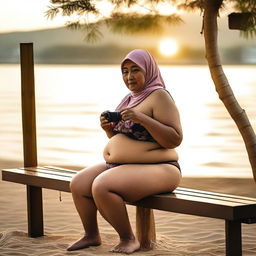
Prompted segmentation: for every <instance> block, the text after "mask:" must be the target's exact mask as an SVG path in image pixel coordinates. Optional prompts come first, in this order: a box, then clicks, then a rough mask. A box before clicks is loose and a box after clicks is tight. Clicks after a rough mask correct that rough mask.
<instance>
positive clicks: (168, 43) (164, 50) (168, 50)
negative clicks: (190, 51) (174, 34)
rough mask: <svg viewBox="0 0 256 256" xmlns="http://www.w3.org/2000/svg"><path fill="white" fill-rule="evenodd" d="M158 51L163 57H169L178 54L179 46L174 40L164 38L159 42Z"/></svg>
mask: <svg viewBox="0 0 256 256" xmlns="http://www.w3.org/2000/svg"><path fill="white" fill-rule="evenodd" d="M158 48H159V51H160V53H161V54H162V55H164V56H171V55H174V54H176V53H177V52H178V50H179V46H178V43H177V41H176V40H174V39H172V38H165V39H163V40H161V41H160V42H159V46H158Z"/></svg>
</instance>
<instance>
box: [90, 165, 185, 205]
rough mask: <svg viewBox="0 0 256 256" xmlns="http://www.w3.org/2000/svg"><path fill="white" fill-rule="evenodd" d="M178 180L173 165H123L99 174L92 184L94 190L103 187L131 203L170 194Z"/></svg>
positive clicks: (179, 177) (177, 171) (175, 168)
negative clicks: (165, 193)
mask: <svg viewBox="0 0 256 256" xmlns="http://www.w3.org/2000/svg"><path fill="white" fill-rule="evenodd" d="M180 179H181V174H180V171H179V170H178V168H177V167H175V166H173V165H169V164H125V165H120V166H117V167H114V168H112V169H109V170H107V171H105V172H103V173H101V174H100V175H99V176H98V177H97V178H96V179H95V181H94V184H95V185H96V186H95V187H96V188H97V187H98V188H100V186H103V187H104V188H106V189H108V190H109V191H112V192H115V193H117V194H119V195H120V196H122V197H123V199H124V200H127V201H130V202H133V201H137V200H139V199H141V198H143V197H145V196H149V195H153V194H158V193H164V192H171V191H173V190H174V189H175V188H176V187H177V186H178V185H179V183H180ZM94 184H93V186H94Z"/></svg>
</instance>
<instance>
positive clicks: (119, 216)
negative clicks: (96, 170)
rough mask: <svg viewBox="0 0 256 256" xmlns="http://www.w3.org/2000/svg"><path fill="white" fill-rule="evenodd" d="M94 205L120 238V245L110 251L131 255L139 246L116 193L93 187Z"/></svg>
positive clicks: (125, 211) (121, 201) (121, 200)
mask: <svg viewBox="0 0 256 256" xmlns="http://www.w3.org/2000/svg"><path fill="white" fill-rule="evenodd" d="M93 197H94V201H95V204H96V205H97V208H98V210H99V211H100V213H101V215H102V216H103V217H104V218H105V219H106V220H107V221H108V222H109V223H110V224H111V225H112V226H113V228H114V229H115V230H116V231H117V233H118V234H119V237H120V243H119V244H118V245H116V246H115V247H114V248H113V249H112V250H111V251H113V252H123V253H132V252H134V251H136V250H138V249H139V247H140V244H139V242H138V240H137V239H136V238H135V236H134V234H133V231H132V228H131V224H130V221H129V218H128V213H127V209H126V206H125V203H124V201H123V199H122V197H121V196H119V195H118V194H116V193H113V192H110V191H107V190H102V189H101V188H100V189H97V188H95V186H94V187H93Z"/></svg>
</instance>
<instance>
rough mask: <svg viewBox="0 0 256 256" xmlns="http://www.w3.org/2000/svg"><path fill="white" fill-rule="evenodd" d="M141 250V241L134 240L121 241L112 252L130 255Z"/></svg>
mask: <svg viewBox="0 0 256 256" xmlns="http://www.w3.org/2000/svg"><path fill="white" fill-rule="evenodd" d="M139 249H140V243H139V241H138V240H137V239H136V238H134V239H121V240H120V243H119V244H118V245H116V246H115V247H113V248H112V249H111V250H110V251H111V252H119V253H126V254H130V253H133V252H135V251H138V250H139Z"/></svg>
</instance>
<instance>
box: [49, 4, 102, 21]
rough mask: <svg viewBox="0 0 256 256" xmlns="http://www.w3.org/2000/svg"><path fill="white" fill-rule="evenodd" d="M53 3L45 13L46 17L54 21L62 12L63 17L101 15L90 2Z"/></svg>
mask: <svg viewBox="0 0 256 256" xmlns="http://www.w3.org/2000/svg"><path fill="white" fill-rule="evenodd" d="M51 3H52V5H50V6H49V9H48V10H47V11H46V13H45V16H46V17H47V18H50V19H53V18H54V17H55V16H56V15H57V14H58V13H59V12H61V13H62V15H63V16H71V15H72V14H78V15H81V14H84V13H93V14H98V13H99V10H98V9H97V8H96V7H95V5H94V4H93V3H92V2H91V1H90V0H73V1H70V0H51Z"/></svg>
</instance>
